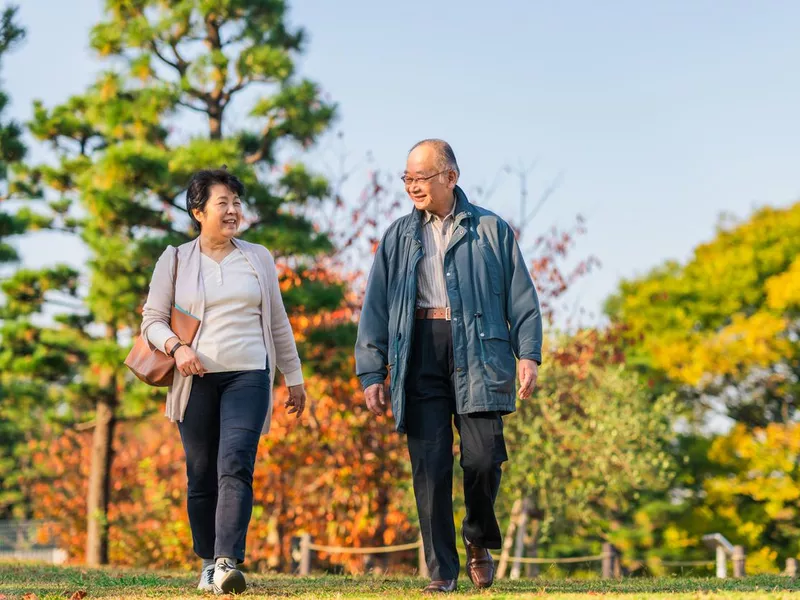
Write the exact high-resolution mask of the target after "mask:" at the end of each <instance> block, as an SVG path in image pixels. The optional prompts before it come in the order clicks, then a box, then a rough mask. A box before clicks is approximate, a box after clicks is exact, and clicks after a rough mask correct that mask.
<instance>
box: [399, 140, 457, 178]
mask: <svg viewBox="0 0 800 600" xmlns="http://www.w3.org/2000/svg"><path fill="white" fill-rule="evenodd" d="M426 145H428V146H433V149H434V150H435V151H436V162H437V164H438V165H439V168H440V169H453V170H454V171H455V172H456V174H458V175H461V170H460V169H459V168H458V161H456V154H455V152H453V148H452V147H451V146H450V144H448V143H447V142H445V141H444V140H440V139H437V138H428V139H426V140H422V141H420V142H417V143H416V144H414V145H413V146H412V147H411V150H409V151H408V153H409V154H411V153H412V152H413V151H414V150H415V149H416V148H419V147H420V146H426Z"/></svg>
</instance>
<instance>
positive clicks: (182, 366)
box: [175, 345, 206, 377]
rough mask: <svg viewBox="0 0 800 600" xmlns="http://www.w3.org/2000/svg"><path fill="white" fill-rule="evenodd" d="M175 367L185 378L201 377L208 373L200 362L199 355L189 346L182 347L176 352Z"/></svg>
mask: <svg viewBox="0 0 800 600" xmlns="http://www.w3.org/2000/svg"><path fill="white" fill-rule="evenodd" d="M175 366H176V367H177V368H178V371H180V374H181V375H183V376H184V377H191V376H192V375H200V377H202V376H203V374H204V373H205V372H206V369H205V367H204V366H203V363H202V362H200V359H199V358H198V356H197V354H195V352H194V350H192V349H191V347H189V346H186V345H184V346H181V347H180V348H178V349H177V350H176V351H175Z"/></svg>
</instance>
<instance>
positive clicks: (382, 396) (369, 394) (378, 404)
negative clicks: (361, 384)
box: [364, 383, 389, 415]
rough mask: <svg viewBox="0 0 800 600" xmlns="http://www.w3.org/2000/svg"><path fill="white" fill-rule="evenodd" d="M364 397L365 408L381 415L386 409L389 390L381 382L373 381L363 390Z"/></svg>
mask: <svg viewBox="0 0 800 600" xmlns="http://www.w3.org/2000/svg"><path fill="white" fill-rule="evenodd" d="M364 397H365V398H366V399H367V408H368V409H369V410H370V412H372V414H375V415H382V414H383V413H384V412H385V411H386V406H387V401H388V399H389V390H388V389H386V386H385V385H384V384H383V383H373V384H372V385H371V386H369V387H368V388H367V389H366V390H364Z"/></svg>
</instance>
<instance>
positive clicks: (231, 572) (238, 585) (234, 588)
mask: <svg viewBox="0 0 800 600" xmlns="http://www.w3.org/2000/svg"><path fill="white" fill-rule="evenodd" d="M246 589H247V582H246V581H245V580H244V574H243V573H242V572H241V571H240V570H239V569H237V568H236V565H234V564H233V562H232V561H230V559H227V558H219V559H217V564H216V566H215V567H214V593H215V594H217V595H219V594H241V593H242V592H244V591H245V590H246Z"/></svg>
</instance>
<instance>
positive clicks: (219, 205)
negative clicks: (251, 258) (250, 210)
mask: <svg viewBox="0 0 800 600" xmlns="http://www.w3.org/2000/svg"><path fill="white" fill-rule="evenodd" d="M194 216H195V218H196V219H197V220H198V221H200V224H201V225H202V226H203V228H202V232H203V235H204V236H208V237H211V238H226V239H230V238H232V237H234V236H235V235H236V233H237V232H238V231H239V225H241V223H242V217H243V215H242V201H241V200H240V199H239V196H237V195H236V194H235V193H234V192H233V191H232V190H230V189H229V188H228V187H227V186H225V185H222V184H221V183H217V184H215V185H213V186H211V189H210V190H209V194H208V202H206V207H205V209H204V210H203V211H202V212H201V211H200V210H198V209H194Z"/></svg>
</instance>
